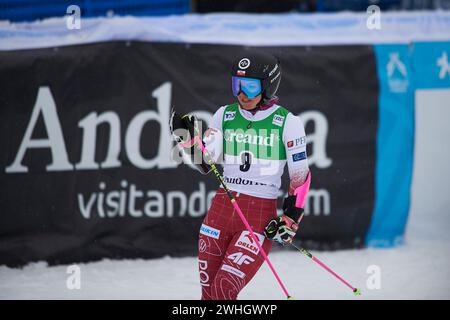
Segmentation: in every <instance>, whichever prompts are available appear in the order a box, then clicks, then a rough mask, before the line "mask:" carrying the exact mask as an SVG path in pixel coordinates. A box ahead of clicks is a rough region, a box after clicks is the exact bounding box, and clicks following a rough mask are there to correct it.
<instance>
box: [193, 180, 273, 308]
mask: <svg viewBox="0 0 450 320" xmlns="http://www.w3.org/2000/svg"><path fill="white" fill-rule="evenodd" d="M231 193H232V195H233V197H235V199H236V201H237V203H238V205H239V207H240V208H241V210H242V213H243V214H244V216H245V218H246V219H247V221H248V223H249V224H250V227H251V228H252V230H253V232H254V233H255V236H256V237H257V238H259V240H260V244H261V245H262V247H263V249H264V251H265V252H266V254H268V253H269V251H270V249H271V247H272V242H271V241H270V240H268V239H266V238H265V237H264V235H263V230H264V227H265V226H266V225H267V224H268V223H269V221H270V220H272V219H275V218H276V217H277V200H276V199H263V198H257V197H253V196H250V195H245V194H242V193H237V192H234V191H231ZM198 249H199V251H198V252H199V254H198V262H199V273H200V284H201V286H202V300H210V299H214V300H235V299H237V296H238V294H239V292H241V290H242V289H243V288H244V287H245V286H246V285H247V284H248V283H249V282H250V280H251V279H252V278H253V276H254V275H255V274H256V272H257V271H258V269H259V268H260V267H261V265H262V264H263V262H264V258H263V256H262V255H261V254H260V253H259V248H258V246H257V244H256V243H255V242H254V240H253V239H252V237H251V235H250V233H249V231H247V229H246V228H245V225H244V223H243V222H242V220H241V218H240V217H239V214H238V213H237V212H236V211H235V210H234V207H233V205H232V204H231V201H230V198H229V197H228V196H227V194H226V192H225V191H224V189H221V188H220V189H219V190H218V191H217V193H216V195H215V197H214V199H213V201H212V204H211V207H210V209H209V210H208V213H207V215H206V217H205V218H204V220H203V224H202V226H201V228H200V235H199V242H198Z"/></svg>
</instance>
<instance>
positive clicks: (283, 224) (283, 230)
mask: <svg viewBox="0 0 450 320" xmlns="http://www.w3.org/2000/svg"><path fill="white" fill-rule="evenodd" d="M297 229H298V224H297V223H295V221H294V220H292V219H291V218H289V217H288V216H286V215H284V214H283V215H282V216H281V217H278V218H277V219H273V220H271V221H270V222H269V223H268V224H267V226H266V227H265V228H264V235H265V236H266V238H267V239H269V240H273V241H276V242H278V243H280V244H282V245H285V244H290V243H292V240H293V239H294V236H295V234H296V232H297Z"/></svg>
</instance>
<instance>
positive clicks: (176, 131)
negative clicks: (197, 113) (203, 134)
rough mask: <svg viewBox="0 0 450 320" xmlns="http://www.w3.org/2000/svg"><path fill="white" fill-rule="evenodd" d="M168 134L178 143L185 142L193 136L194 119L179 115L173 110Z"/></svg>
mask: <svg viewBox="0 0 450 320" xmlns="http://www.w3.org/2000/svg"><path fill="white" fill-rule="evenodd" d="M169 127H170V133H171V134H172V137H173V138H174V139H175V140H176V141H177V142H178V143H180V142H186V141H188V140H190V139H192V138H193V137H194V136H195V131H196V130H195V129H196V119H195V117H194V116H189V115H183V116H181V115H179V114H178V113H176V112H175V111H174V110H173V111H172V114H171V116H170V121H169Z"/></svg>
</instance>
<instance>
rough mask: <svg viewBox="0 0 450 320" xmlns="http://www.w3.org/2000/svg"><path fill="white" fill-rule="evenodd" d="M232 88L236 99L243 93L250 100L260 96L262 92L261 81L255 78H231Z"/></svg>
mask: <svg viewBox="0 0 450 320" xmlns="http://www.w3.org/2000/svg"><path fill="white" fill-rule="evenodd" d="M231 86H232V88H233V95H234V96H235V97H237V96H238V95H239V93H241V92H243V93H244V94H245V95H246V96H247V97H248V98H250V99H252V98H255V97H256V96H258V95H259V94H260V93H261V90H262V86H261V81H260V80H259V79H254V78H245V77H235V76H233V77H231Z"/></svg>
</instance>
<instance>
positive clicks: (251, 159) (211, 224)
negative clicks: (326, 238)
mask: <svg viewBox="0 0 450 320" xmlns="http://www.w3.org/2000/svg"><path fill="white" fill-rule="evenodd" d="M280 80H281V64H280V61H279V60H278V59H277V58H276V57H274V56H272V55H270V54H266V53H262V52H259V51H256V52H250V51H247V52H246V53H244V54H243V55H241V56H239V57H238V58H237V59H236V60H235V62H234V64H233V67H232V70H231V83H232V92H233V95H234V96H235V97H236V99H237V102H236V103H233V104H230V105H226V106H223V107H221V108H220V109H218V110H217V111H216V113H215V114H214V116H213V118H212V121H211V123H210V124H209V128H208V130H207V131H206V132H205V135H204V138H203V142H204V144H205V147H206V149H207V150H208V152H209V153H210V154H211V155H212V157H213V159H214V161H218V162H220V163H221V164H222V165H223V177H224V181H225V183H226V185H227V187H228V188H229V189H230V190H231V192H232V194H233V196H234V198H235V199H236V201H237V203H238V205H239V206H240V208H241V210H242V212H243V214H244V216H245V218H246V219H247V221H248V223H249V225H250V227H251V228H252V230H253V232H254V233H255V235H256V237H257V238H258V239H259V243H260V244H261V246H262V248H263V249H264V250H265V252H266V253H268V252H269V251H270V249H271V247H272V241H268V239H269V240H274V241H277V242H279V243H281V244H283V245H284V244H289V243H291V242H292V240H293V237H294V236H295V233H296V231H297V228H298V222H299V219H300V217H301V215H302V213H303V206H304V202H305V199H306V196H307V193H308V190H309V185H310V179H311V174H310V172H309V168H308V162H307V155H306V136H305V130H304V127H303V124H302V122H301V121H300V119H299V118H298V117H297V116H295V115H293V114H292V113H291V112H289V111H288V110H287V109H285V108H284V107H282V106H280V105H278V104H277V103H278V101H279V99H278V98H277V97H276V96H275V93H276V92H277V89H278V87H279V84H280ZM196 121H197V120H196V119H195V117H194V116H188V117H186V116H185V117H181V116H180V115H178V114H176V113H172V117H171V123H170V125H171V131H172V134H173V136H174V137H175V139H176V140H177V141H178V142H186V141H188V140H189V139H188V138H186V136H188V137H193V136H194V135H195V132H196V130H195V129H194V128H198V127H196ZM181 129H182V130H181ZM178 130H181V131H178ZM186 130H187V131H188V132H189V134H187V135H183V134H180V132H186ZM183 138H184V139H183ZM184 150H185V151H186V152H187V153H188V154H190V155H191V156H194V155H196V157H194V158H196V159H201V160H200V162H199V163H198V168H199V170H200V171H201V172H202V173H204V174H206V173H208V172H209V171H210V168H209V166H208V164H207V162H206V161H205V160H204V159H203V158H202V157H201V156H200V157H199V156H198V152H199V149H198V148H196V147H195V146H192V147H190V148H189V147H187V148H185V149H184ZM286 163H287V165H288V171H289V178H290V184H289V189H288V196H287V197H286V198H285V199H284V203H283V214H282V215H281V216H280V217H278V216H277V197H278V195H279V190H280V186H281V176H282V174H283V170H284V167H285V165H286ZM259 251H260V250H259V248H258V246H257V245H256V243H255V242H254V241H253V239H252V237H251V236H250V233H249V231H248V230H247V229H246V228H245V226H244V223H243V222H242V221H241V219H240V217H239V215H238V214H237V213H236V212H235V210H234V208H233V206H232V204H231V202H230V199H229V198H228V196H227V195H226V193H225V191H224V190H223V189H222V188H219V189H218V190H217V192H216V195H215V197H214V199H213V201H212V204H211V207H210V208H209V210H208V213H207V214H206V216H205V218H204V220H203V224H202V226H201V228H200V235H199V243H198V262H199V273H200V284H201V287H202V296H201V297H202V299H204V300H208V299H214V300H228V299H236V298H237V296H238V294H239V292H241V290H242V289H243V288H244V287H245V286H246V285H247V284H248V283H249V282H250V280H251V279H252V278H253V276H254V275H255V273H256V272H257V271H258V269H259V268H260V267H261V265H262V263H263V262H264V259H263V257H262V255H261V254H260V253H259Z"/></svg>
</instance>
